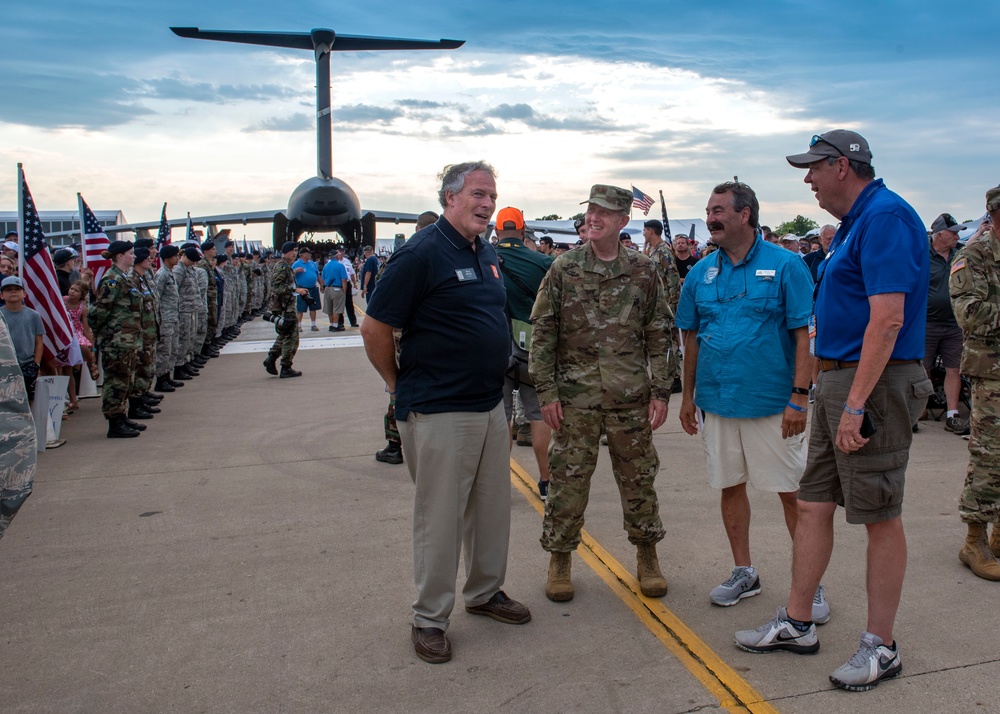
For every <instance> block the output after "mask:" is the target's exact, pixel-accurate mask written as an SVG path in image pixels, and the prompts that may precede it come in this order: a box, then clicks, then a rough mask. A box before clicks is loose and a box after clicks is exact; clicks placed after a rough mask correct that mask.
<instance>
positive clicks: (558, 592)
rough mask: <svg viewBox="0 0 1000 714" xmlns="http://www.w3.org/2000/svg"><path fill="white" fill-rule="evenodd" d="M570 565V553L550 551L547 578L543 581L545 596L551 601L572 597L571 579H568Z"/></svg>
mask: <svg viewBox="0 0 1000 714" xmlns="http://www.w3.org/2000/svg"><path fill="white" fill-rule="evenodd" d="M572 567H573V554H572V553H555V552H553V553H552V556H551V558H550V559H549V579H548V580H547V581H546V582H545V597H547V598H548V599H549V600H552V601H553V602H567V601H568V600H572V599H573V581H572V580H570V571H571V570H572Z"/></svg>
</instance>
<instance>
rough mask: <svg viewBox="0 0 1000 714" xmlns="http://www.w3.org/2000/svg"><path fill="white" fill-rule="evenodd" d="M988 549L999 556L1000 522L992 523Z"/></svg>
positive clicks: (995, 555)
mask: <svg viewBox="0 0 1000 714" xmlns="http://www.w3.org/2000/svg"><path fill="white" fill-rule="evenodd" d="M990 550H992V551H993V556H994V557H996V558H1000V523H994V524H993V532H992V533H990Z"/></svg>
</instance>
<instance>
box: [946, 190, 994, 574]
mask: <svg viewBox="0 0 1000 714" xmlns="http://www.w3.org/2000/svg"><path fill="white" fill-rule="evenodd" d="M986 210H987V211H988V212H989V216H990V219H991V225H992V228H990V229H989V230H985V231H984V230H983V229H981V231H980V233H979V234H978V235H976V236H974V237H973V238H970V239H969V242H968V243H967V244H966V246H965V248H964V249H963V250H962V251H961V252H960V253H959V254H958V255H957V256H955V261H954V262H953V263H952V266H951V278H950V281H949V287H950V290H951V304H952V308H953V310H954V312H955V319H956V320H958V324H959V326H960V327H961V328H962V333H963V334H964V337H965V345H964V349H963V352H962V373H963V374H965V375H967V376H968V377H969V381H971V382H972V422H971V428H972V434H971V436H970V438H969V468H968V472H967V474H966V477H965V488H964V489H963V491H962V498H961V501H960V502H959V507H958V512H959V515H960V517H961V518H962V521H963V522H965V523H966V524H968V527H969V533H968V536H967V537H966V540H965V545H964V546H963V548H962V550H961V551H960V553H959V556H958V557H959V559H960V560H961V561H962V562H963V563H965V564H966V565H968V566H969V567H970V568H971V569H972V572H973V573H975V574H976V575H978V576H979V577H981V578H985V579H986V580H1000V562H997V556H1000V526H998V524H997V522H998V520H1000V236H998V235H997V229H996V225H997V221H1000V186H998V187H997V188H991V189H990V190H989V191H987V192H986ZM984 226H985V224H984ZM989 523H992V524H993V533H992V536H991V538H990V540H989V542H987V534H986V527H987V524H989Z"/></svg>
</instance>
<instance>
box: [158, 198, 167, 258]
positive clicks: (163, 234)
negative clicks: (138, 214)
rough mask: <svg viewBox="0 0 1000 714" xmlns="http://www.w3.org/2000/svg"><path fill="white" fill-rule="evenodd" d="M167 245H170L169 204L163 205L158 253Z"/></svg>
mask: <svg viewBox="0 0 1000 714" xmlns="http://www.w3.org/2000/svg"><path fill="white" fill-rule="evenodd" d="M165 245H170V224H169V223H168V222H167V204H166V203H164V204H163V210H162V211H161V212H160V232H159V233H157V234H156V252H157V253H159V252H160V248H162V247H163V246H165Z"/></svg>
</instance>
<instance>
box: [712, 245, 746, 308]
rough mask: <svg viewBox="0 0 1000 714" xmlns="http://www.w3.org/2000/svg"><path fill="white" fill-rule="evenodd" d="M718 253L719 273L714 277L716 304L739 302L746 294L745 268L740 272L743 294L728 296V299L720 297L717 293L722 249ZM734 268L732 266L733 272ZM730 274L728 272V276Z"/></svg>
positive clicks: (720, 273) (720, 272)
mask: <svg viewBox="0 0 1000 714" xmlns="http://www.w3.org/2000/svg"><path fill="white" fill-rule="evenodd" d="M718 253H719V265H718V269H719V272H718V273H717V274H716V277H715V299H716V300H717V301H718V302H732V301H733V300H739V299H740V298H742V297H746V294H747V270H746V266H745V265H744V266H743V270H742V271H741V272H742V273H743V292H741V293H740V294H739V295H730V296H729V297H722V295H721V294H720V293H719V275H722V249H721V248H720V249H719V251H718ZM744 260H745V259H744ZM736 267H737V266H735V265H734V266H733V270H735V269H736ZM731 274H732V273H731V272H730V275H731Z"/></svg>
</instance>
